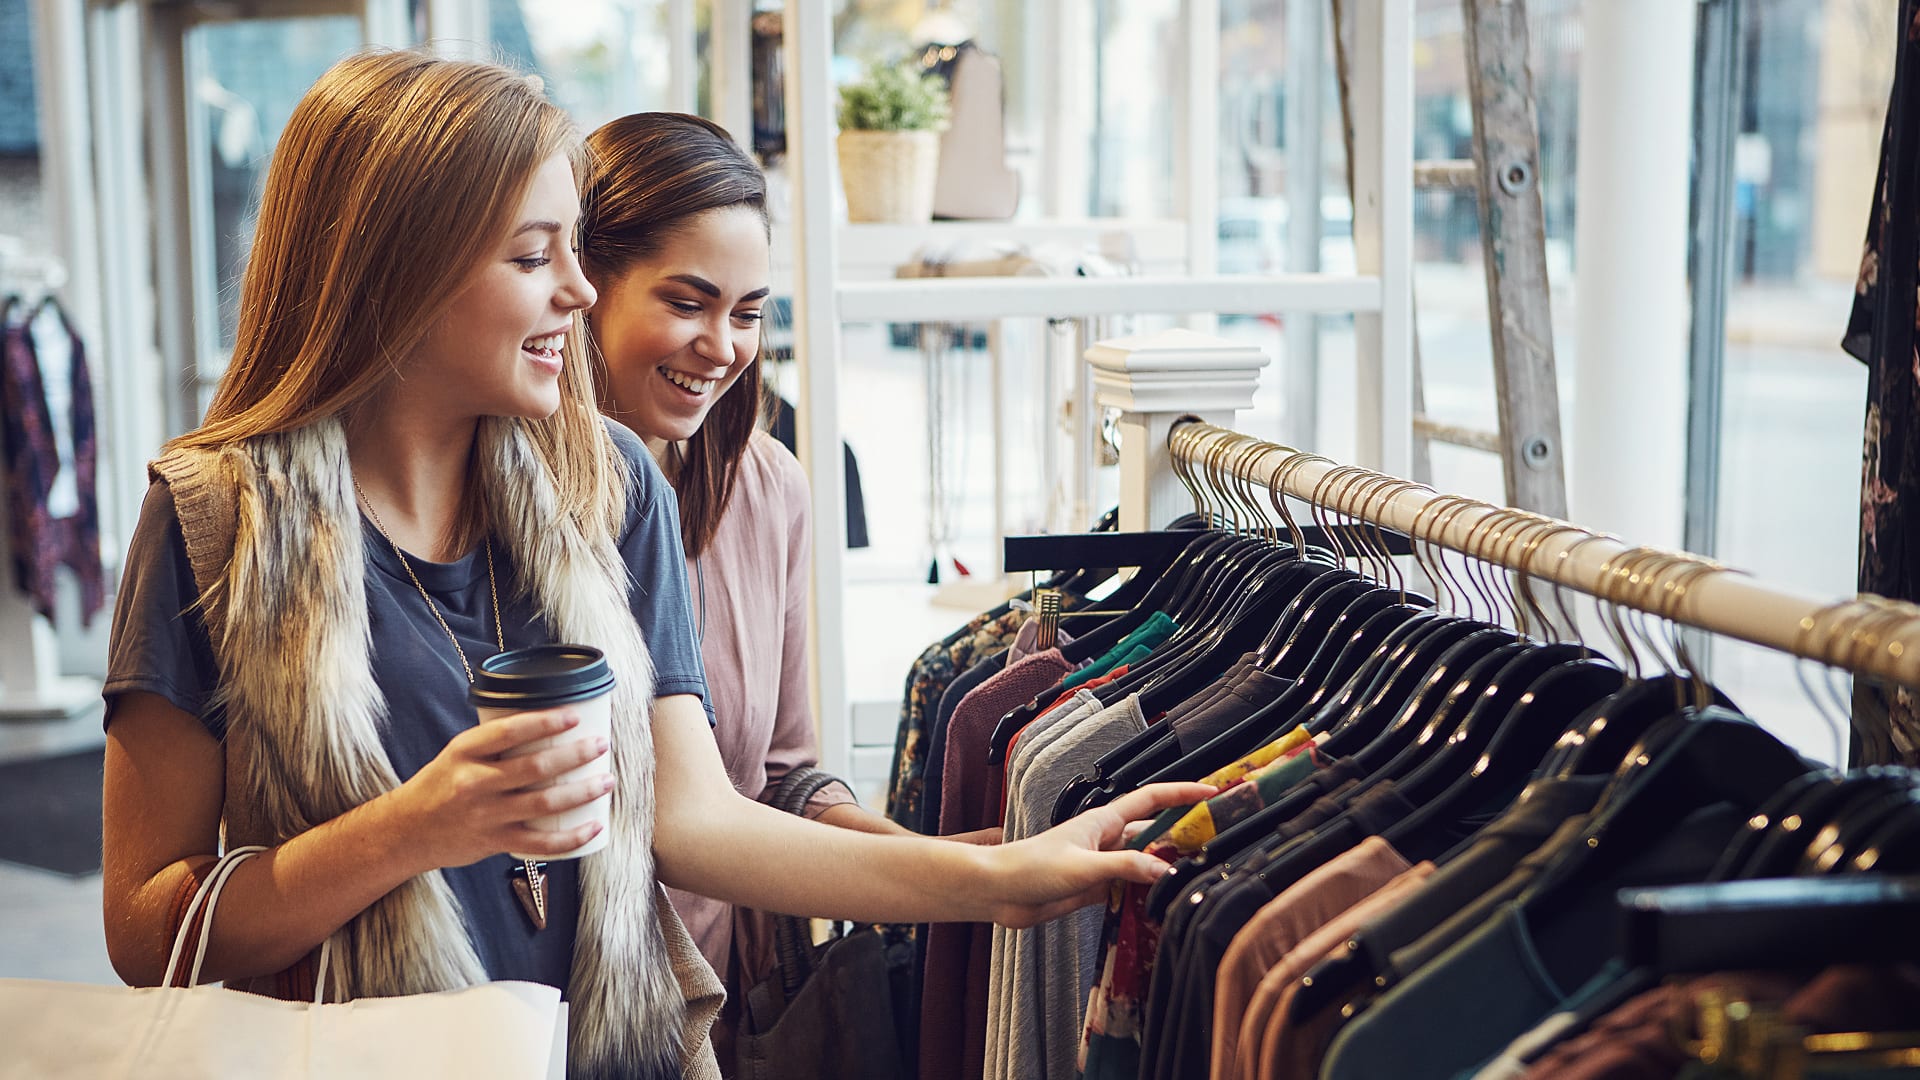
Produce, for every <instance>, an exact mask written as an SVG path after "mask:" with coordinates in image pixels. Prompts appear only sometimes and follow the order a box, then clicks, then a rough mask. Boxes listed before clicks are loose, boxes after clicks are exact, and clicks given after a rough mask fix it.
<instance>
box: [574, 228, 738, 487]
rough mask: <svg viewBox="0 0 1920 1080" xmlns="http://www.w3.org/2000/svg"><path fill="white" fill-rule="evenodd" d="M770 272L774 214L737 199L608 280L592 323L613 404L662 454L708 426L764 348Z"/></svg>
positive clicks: (674, 232) (667, 238) (617, 416)
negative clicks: (768, 216) (770, 217)
mask: <svg viewBox="0 0 1920 1080" xmlns="http://www.w3.org/2000/svg"><path fill="white" fill-rule="evenodd" d="M769 274H770V270H769V267H768V258H767V226H766V222H765V221H764V219H762V218H761V216H760V215H759V213H758V212H756V211H754V210H753V209H751V208H748V207H744V206H730V207H722V208H720V209H717V210H707V211H703V212H701V213H698V214H695V215H693V216H692V217H690V218H688V219H686V220H685V221H684V222H681V223H680V224H679V225H677V226H676V227H675V228H673V229H672V230H671V231H670V232H669V233H668V234H667V235H666V236H665V237H664V238H663V239H662V242H661V244H660V247H659V249H658V251H657V252H656V253H655V254H654V256H653V257H652V258H648V259H643V260H640V261H639V262H636V263H633V264H632V265H630V266H628V267H627V268H626V270H625V271H624V272H622V273H621V274H619V275H618V276H617V277H615V278H613V279H612V280H609V281H605V282H602V283H601V295H602V300H601V302H600V306H599V307H598V308H596V309H595V310H594V313H593V331H594V340H595V341H596V342H597V343H598V344H599V346H600V352H601V355H603V356H604V357H606V361H607V371H608V380H607V397H608V399H609V401H608V404H609V407H610V408H609V411H610V412H611V413H612V415H613V416H614V418H615V419H617V420H619V421H620V422H622V423H624V424H626V425H627V426H628V427H630V428H632V429H633V430H634V431H635V432H636V433H638V434H639V436H640V437H641V438H642V439H644V440H646V443H647V445H648V446H649V447H650V448H652V449H653V451H654V453H655V454H656V455H658V454H659V453H660V452H661V450H662V449H663V448H664V447H665V446H666V444H668V443H674V442H681V441H684V440H686V439H688V438H691V437H692V436H693V433H694V432H696V431H698V430H700V425H701V424H702V423H704V422H705V421H706V418H707V413H708V411H709V410H711V409H712V408H713V404H714V402H716V401H718V400H720V398H721V397H722V396H723V395H725V394H726V393H727V392H728V391H729V390H731V389H732V388H733V385H734V383H735V382H737V381H739V378H740V375H741V373H742V372H744V371H746V370H747V367H748V365H750V364H752V363H754V362H755V360H756V358H757V357H758V356H759V353H760V319H761V314H762V310H763V308H764V307H765V306H766V303H767V293H768V286H767V282H768V279H769Z"/></svg>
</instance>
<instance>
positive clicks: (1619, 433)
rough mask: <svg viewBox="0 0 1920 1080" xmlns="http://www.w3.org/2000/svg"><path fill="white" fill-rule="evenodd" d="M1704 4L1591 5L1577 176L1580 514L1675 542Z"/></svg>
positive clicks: (1634, 1)
mask: <svg viewBox="0 0 1920 1080" xmlns="http://www.w3.org/2000/svg"><path fill="white" fill-rule="evenodd" d="M1694 8H1695V5H1693V4H1674V3H1670V2H1668V0H1608V2H1607V3H1604V4H1588V5H1586V6H1585V8H1584V9H1583V19H1584V25H1583V29H1582V44H1581V58H1580V164H1579V173H1578V175H1577V177H1576V180H1575V182H1576V185H1577V189H1576V190H1577V194H1578V202H1579V206H1580V214H1579V220H1578V222H1577V223H1576V226H1575V228H1576V236H1575V245H1574V250H1575V252H1576V253H1577V255H1576V259H1577V262H1576V275H1575V278H1576V291H1575V295H1576V298H1577V299H1576V303H1575V326H1576V333H1577V338H1576V341H1577V348H1576V352H1575V358H1574V379H1575V382H1574V387H1575V393H1574V395H1573V440H1572V444H1571V446H1570V447H1569V454H1568V457H1569V459H1570V465H1571V468H1570V470H1569V475H1570V477H1571V479H1572V490H1571V492H1570V498H1569V503H1570V506H1571V512H1572V516H1573V519H1574V520H1575V521H1579V522H1582V523H1584V524H1586V525H1589V526H1591V527H1594V528H1599V529H1604V530H1607V531H1609V532H1615V533H1619V534H1620V535H1622V536H1632V537H1635V538H1636V539H1637V540H1638V541H1639V542H1641V543H1646V544H1654V545H1658V546H1666V547H1674V548H1677V547H1679V546H1680V544H1681V540H1682V534H1683V527H1684V526H1683V522H1684V513H1683V507H1684V502H1685V483H1686V430H1687V340H1688V325H1689V322H1688V320H1689V312H1688V306H1687V279H1686V275H1687V199H1688V189H1687V173H1688V157H1689V154H1690V152H1691V141H1692V130H1691V123H1692V115H1693V110H1692V107H1691V102H1692V93H1693V36H1694V18H1695V16H1696V14H1697V13H1696V12H1695V10H1694ZM1628 418H1631V420H1629V419H1628Z"/></svg>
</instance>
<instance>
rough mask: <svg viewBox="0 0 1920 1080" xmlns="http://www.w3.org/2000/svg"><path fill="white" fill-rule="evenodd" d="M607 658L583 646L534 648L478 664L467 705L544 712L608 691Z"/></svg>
mask: <svg viewBox="0 0 1920 1080" xmlns="http://www.w3.org/2000/svg"><path fill="white" fill-rule="evenodd" d="M613 683H614V678H613V671H612V670H611V669H610V668H608V667H607V657H606V654H604V653H602V652H601V651H600V650H599V649H595V648H592V647H591V646H587V645H535V646H533V647H531V648H526V649H509V650H508V651H506V652H503V653H496V654H495V655H493V656H489V657H487V658H486V659H485V660H482V661H480V670H479V671H477V672H475V673H474V676H473V684H472V686H470V687H469V688H468V689H467V701H469V702H470V703H472V704H473V705H475V706H477V707H479V708H483V709H520V710H526V709H545V708H550V707H552V706H555V705H567V704H571V703H573V702H576V701H586V700H588V699H589V698H595V697H599V696H600V695H601V694H604V693H606V692H607V691H609V690H612V689H613Z"/></svg>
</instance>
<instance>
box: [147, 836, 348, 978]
mask: <svg viewBox="0 0 1920 1080" xmlns="http://www.w3.org/2000/svg"><path fill="white" fill-rule="evenodd" d="M265 850H267V849H266V848H264V847H258V846H254V847H237V848H234V849H233V850H232V851H229V852H227V853H226V854H225V855H222V856H221V857H220V861H219V862H218V863H215V864H214V867H213V872H212V873H211V874H208V875H207V879H206V880H205V881H203V882H201V883H200V888H199V890H198V891H197V892H195V893H194V894H193V901H192V902H191V903H189V904H188V905H187V913H186V915H185V916H184V917H183V918H182V919H181V920H180V930H179V932H178V933H176V934H174V936H173V952H172V953H171V954H169V955H168V956H167V977H166V979H165V980H164V981H163V982H161V984H160V985H162V986H172V985H173V978H174V976H175V975H176V974H177V973H178V972H179V970H180V954H181V953H183V952H185V951H186V947H187V930H188V928H190V927H192V926H193V925H194V913H195V912H198V913H199V916H200V918H199V927H200V942H199V947H198V948H196V949H195V950H194V952H193V967H192V969H191V970H189V971H188V973H187V986H188V987H194V986H198V985H199V984H200V968H201V966H202V965H203V964H204V963H205V962H206V959H207V941H208V940H209V939H210V938H212V937H213V912H214V909H215V908H216V907H218V906H219V903H220V893H221V892H222V891H223V890H224V889H226V887H227V879H228V878H230V877H232V876H233V872H234V871H235V870H237V869H239V868H240V864H241V863H243V862H246V861H247V860H248V859H251V858H253V857H254V856H255V855H258V854H260V853H261V852H263V851H265ZM203 905H204V906H203ZM332 948H333V940H332V937H331V936H329V937H328V938H327V940H325V941H322V942H321V943H320V962H319V965H318V966H319V973H318V975H317V976H316V977H315V979H314V987H313V1003H314V1004H315V1005H319V1004H321V1003H323V1002H324V1001H326V995H327V962H328V960H329V959H330V958H331V953H332Z"/></svg>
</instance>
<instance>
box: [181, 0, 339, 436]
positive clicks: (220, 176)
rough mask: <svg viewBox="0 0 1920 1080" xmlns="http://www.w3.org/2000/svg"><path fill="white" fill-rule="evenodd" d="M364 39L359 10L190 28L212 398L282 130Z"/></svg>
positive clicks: (205, 344) (206, 389)
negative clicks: (322, 79)
mask: <svg viewBox="0 0 1920 1080" xmlns="http://www.w3.org/2000/svg"><path fill="white" fill-rule="evenodd" d="M362 41H363V37H362V33H361V22H360V20H359V19H358V18H357V17H355V16H352V15H322V16H307V17H298V18H286V19H248V20H244V21H236V22H215V23H206V24H202V25H200V26H196V27H194V28H193V29H191V30H189V31H188V32H187V45H186V48H187V71H188V79H187V86H188V94H189V100H190V102H191V113H190V115H191V116H192V121H191V122H192V123H193V124H194V125H195V128H196V129H195V131H194V132H193V134H192V137H191V138H190V140H189V145H190V146H191V147H193V148H194V153H195V170H196V173H197V175H198V177H199V178H200V182H198V183H196V184H195V185H194V188H195V201H196V203H197V205H196V206H195V213H194V217H195V222H196V229H195V232H196V233H197V235H196V236H195V237H194V247H195V256H196V258H195V263H196V267H197V269H198V270H199V271H200V273H201V274H202V280H201V283H200V284H201V285H202V287H201V288H200V289H198V290H196V292H197V296H196V298H195V308H196V311H195V316H196V318H195V321H196V323H197V324H198V325H199V326H201V327H203V328H212V329H214V337H213V340H211V341H208V340H205V339H204V337H203V341H202V346H201V357H200V368H199V371H200V380H201V382H202V384H203V388H202V393H203V395H210V394H211V392H212V388H213V384H214V383H216V382H218V381H219V376H220V373H221V372H222V371H225V370H226V361H227V357H228V356H229V355H230V354H231V352H232V350H233V343H234V335H235V332H236V329H237V327H238V325H239V317H240V308H239V304H240V278H241V274H242V273H243V272H244V271H245V270H246V265H247V254H248V252H249V251H250V250H251V249H252V243H253V229H254V220H255V215H256V214H257V212H258V209H259V203H260V192H261V188H262V186H263V184H264V183H265V181H266V174H267V163H268V161H269V160H271V158H272V156H273V148H274V146H275V145H277V144H278V142H279V140H280V132H281V131H282V130H283V129H285V127H286V125H287V120H288V118H289V117H291V116H292V115H293V109H294V106H295V105H297V104H299V102H300V97H301V95H303V94H305V93H306V92H307V88H308V87H309V86H311V85H313V83H314V81H315V80H317V79H318V78H319V77H320V76H321V74H322V73H324V72H325V71H326V70H327V68H329V67H331V66H332V65H333V64H334V62H335V61H337V60H339V59H340V58H341V57H343V56H345V55H347V54H348V53H350V52H352V51H353V50H354V49H356V48H358V47H359V46H360V44H361V43H362ZM203 333H204V331H203ZM204 404H205V401H204V396H203V401H202V405H203V406H204Z"/></svg>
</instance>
